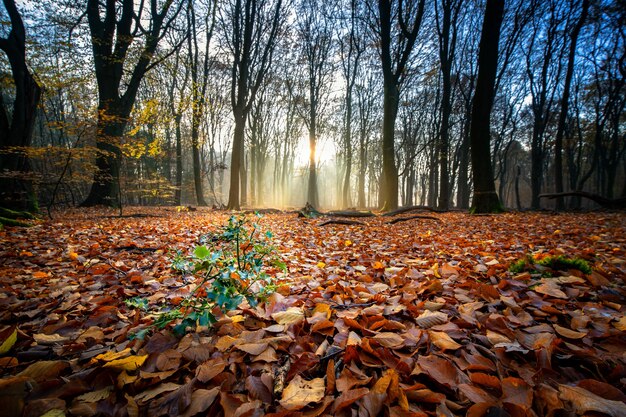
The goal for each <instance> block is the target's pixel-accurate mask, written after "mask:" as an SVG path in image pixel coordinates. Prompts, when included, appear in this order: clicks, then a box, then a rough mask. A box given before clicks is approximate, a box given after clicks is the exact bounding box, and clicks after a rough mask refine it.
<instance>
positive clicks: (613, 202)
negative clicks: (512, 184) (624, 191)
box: [539, 191, 626, 210]
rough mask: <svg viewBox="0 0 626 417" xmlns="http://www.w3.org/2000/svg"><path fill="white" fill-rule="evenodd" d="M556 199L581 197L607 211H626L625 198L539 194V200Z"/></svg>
mask: <svg viewBox="0 0 626 417" xmlns="http://www.w3.org/2000/svg"><path fill="white" fill-rule="evenodd" d="M557 197H583V198H587V199H589V200H591V201H594V202H596V203H598V204H599V205H600V206H602V207H604V208H608V209H619V210H624V209H626V198H615V199H611V198H606V197H602V196H601V195H599V194H593V193H588V192H586V191H567V192H564V193H550V194H540V195H539V198H549V199H551V200H552V199H555V198H557Z"/></svg>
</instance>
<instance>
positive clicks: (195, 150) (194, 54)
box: [187, 0, 217, 206]
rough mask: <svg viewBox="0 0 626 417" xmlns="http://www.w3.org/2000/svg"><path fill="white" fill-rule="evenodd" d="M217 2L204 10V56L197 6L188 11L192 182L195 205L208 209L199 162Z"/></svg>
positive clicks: (214, 1)
mask: <svg viewBox="0 0 626 417" xmlns="http://www.w3.org/2000/svg"><path fill="white" fill-rule="evenodd" d="M216 3H217V0H213V1H212V2H209V3H208V5H207V6H206V9H205V10H204V13H205V19H204V30H205V37H204V38H203V39H202V42H203V43H204V53H203V54H201V53H200V51H199V45H198V33H197V32H198V25H197V23H196V7H197V5H196V4H195V3H194V2H193V1H191V2H189V8H188V10H187V25H188V27H189V29H190V36H189V37H188V38H187V42H188V47H189V61H190V62H189V66H190V68H191V109H192V112H191V154H192V162H193V181H194V188H195V191H196V201H197V203H198V205H199V206H206V205H207V203H206V200H205V199H204V191H203V187H202V166H201V165H202V164H201V161H200V147H201V146H202V145H201V144H200V140H199V136H200V122H201V120H202V118H203V117H204V111H205V107H206V91H207V85H208V82H209V62H210V58H209V46H210V45H211V38H212V36H213V27H214V26H215V7H216Z"/></svg>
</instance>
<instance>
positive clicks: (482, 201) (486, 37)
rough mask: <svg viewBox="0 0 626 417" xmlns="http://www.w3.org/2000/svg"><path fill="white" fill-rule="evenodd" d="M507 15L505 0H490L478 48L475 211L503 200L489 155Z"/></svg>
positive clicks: (474, 113)
mask: <svg viewBox="0 0 626 417" xmlns="http://www.w3.org/2000/svg"><path fill="white" fill-rule="evenodd" d="M503 15H504V0H487V6H486V8H485V18H484V20H483V28H482V34H481V38H480V46H479V51H478V76H477V79H476V92H475V93H474V103H473V105H472V122H471V128H470V129H471V131H470V146H471V155H472V173H473V177H474V201H473V202H472V208H473V210H474V212H475V213H489V212H493V211H499V210H501V204H500V199H499V198H498V194H497V193H496V186H495V183H494V181H493V168H492V166H491V157H490V156H489V155H490V145H489V143H490V137H489V136H490V127H489V119H490V116H491V108H492V106H493V99H494V96H495V91H494V90H495V83H496V73H497V70H498V42H499V40H500V27H501V25H502V18H503Z"/></svg>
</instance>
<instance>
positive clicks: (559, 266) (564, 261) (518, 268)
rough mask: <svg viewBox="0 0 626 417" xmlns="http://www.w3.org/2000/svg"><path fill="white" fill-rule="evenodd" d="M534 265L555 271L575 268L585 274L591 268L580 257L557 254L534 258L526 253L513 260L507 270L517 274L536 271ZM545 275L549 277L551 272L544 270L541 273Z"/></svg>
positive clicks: (589, 271)
mask: <svg viewBox="0 0 626 417" xmlns="http://www.w3.org/2000/svg"><path fill="white" fill-rule="evenodd" d="M535 265H541V266H545V267H548V268H550V269H552V270H555V271H567V270H569V269H576V270H579V271H581V272H583V273H585V274H591V272H592V269H591V266H589V263H588V262H587V261H585V260H584V259H581V258H567V257H565V256H563V255H558V256H547V257H545V258H543V259H536V258H534V257H532V256H530V255H527V256H526V258H523V259H520V260H518V261H515V262H513V263H512V264H511V266H509V271H511V272H512V273H514V274H519V273H521V272H525V271H528V272H537V270H536V268H535ZM542 275H543V276H546V277H551V276H552V273H550V272H549V271H545V272H543V274H542Z"/></svg>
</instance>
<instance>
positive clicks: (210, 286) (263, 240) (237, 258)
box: [126, 215, 286, 337]
mask: <svg viewBox="0 0 626 417" xmlns="http://www.w3.org/2000/svg"><path fill="white" fill-rule="evenodd" d="M257 216H259V215H257ZM259 217H260V216H259ZM271 238H272V234H271V232H269V231H266V232H265V233H263V232H261V231H260V227H259V225H258V224H257V223H254V222H251V221H249V220H248V219H247V218H246V216H245V215H240V216H231V217H230V219H229V220H228V224H226V225H225V226H224V227H223V228H222V231H221V233H218V234H209V235H204V236H202V237H201V238H200V243H201V244H200V245H198V246H196V247H195V248H194V249H193V251H192V253H191V254H190V255H185V254H184V253H182V252H180V251H179V252H176V253H175V254H174V256H173V259H172V269H174V270H175V271H177V272H178V273H180V274H181V275H183V278H192V279H195V281H196V282H197V284H196V285H195V287H194V288H193V290H192V291H191V293H190V294H189V296H187V297H185V298H184V299H183V300H181V301H180V304H179V305H173V304H171V303H170V304H169V305H166V306H164V308H162V309H161V310H159V311H156V312H154V315H155V320H154V323H153V326H154V327H157V328H159V329H162V328H165V327H166V326H168V325H169V324H170V323H172V322H174V321H179V323H178V324H177V325H175V326H174V329H173V330H174V332H175V333H176V334H179V335H182V334H184V333H185V332H186V331H187V329H189V328H192V329H195V328H196V327H197V326H205V327H206V326H210V325H211V324H212V323H215V321H216V317H215V313H217V312H216V309H217V310H218V311H219V312H221V313H222V314H224V313H227V312H228V311H231V310H234V309H236V308H237V306H239V304H241V303H242V302H243V301H244V300H245V301H247V302H248V304H249V305H250V306H251V307H254V306H256V305H257V304H258V303H259V302H261V301H263V300H265V299H266V298H267V296H269V295H270V294H271V293H273V292H274V291H275V289H276V283H275V279H274V276H273V275H272V272H277V271H283V272H284V271H285V270H286V266H285V263H284V262H283V261H282V260H281V258H280V256H279V255H278V253H277V251H276V248H275V247H274V246H272V245H271V244H270V240H271ZM126 304H127V305H128V306H130V307H134V308H139V309H141V310H143V311H145V312H148V311H149V306H148V301H147V300H146V299H144V298H139V297H135V298H132V299H129V300H126ZM149 330H150V329H149V328H147V329H144V330H142V331H140V332H138V333H137V334H136V335H135V337H143V335H145V333H146V332H147V331H149Z"/></svg>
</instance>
